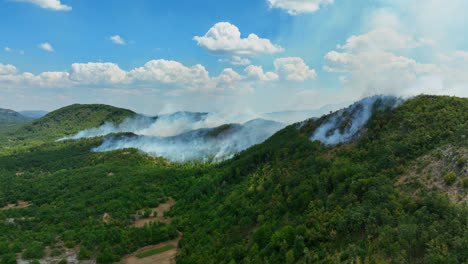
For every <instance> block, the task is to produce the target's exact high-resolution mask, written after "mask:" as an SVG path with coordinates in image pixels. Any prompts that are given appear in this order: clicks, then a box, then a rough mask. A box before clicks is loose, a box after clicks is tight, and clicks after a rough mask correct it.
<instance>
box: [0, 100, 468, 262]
mask: <svg viewBox="0 0 468 264" xmlns="http://www.w3.org/2000/svg"><path fill="white" fill-rule="evenodd" d="M132 115H134V113H133V112H131V111H127V110H123V109H118V108H112V107H108V106H102V105H93V106H79V105H74V106H70V107H67V108H63V109H61V110H58V111H55V112H52V113H49V114H48V115H46V116H44V117H42V118H40V119H38V120H36V121H33V122H31V123H28V124H26V125H24V126H22V127H19V128H14V129H12V130H8V131H6V132H2V133H3V134H2V135H1V140H0V144H1V145H0V147H1V148H2V150H1V151H0V208H1V207H3V206H7V205H8V204H14V203H18V202H19V201H27V202H28V203H30V206H29V207H26V208H13V209H8V210H0V259H1V260H0V263H16V254H18V253H22V257H23V258H24V259H31V260H32V259H40V258H42V257H43V256H44V255H45V249H46V248H48V249H50V250H52V251H53V252H56V254H60V252H63V251H64V250H65V248H73V247H76V246H79V247H80V250H79V255H78V257H79V258H80V259H89V258H96V260H97V262H98V263H112V262H116V261H118V260H119V259H120V258H121V257H122V256H124V255H125V254H128V253H131V252H134V251H136V250H137V249H138V248H141V247H144V246H147V245H153V244H157V243H159V242H162V241H167V240H169V239H172V238H175V237H177V236H178V232H177V231H180V232H182V233H183V237H182V239H181V240H180V243H179V248H180V252H179V254H178V256H177V262H178V263H187V264H188V263H190V264H191V263H225V264H228V263H229V264H231V263H468V205H467V202H466V201H467V200H468V198H467V195H468V174H467V168H468V166H467V160H466V158H467V152H466V149H467V147H468V139H467V135H468V99H461V98H455V97H437V96H419V97H416V98H413V99H410V100H408V101H406V102H404V103H402V104H401V105H399V106H397V107H385V108H378V107H376V108H375V109H374V111H373V114H372V117H371V119H370V120H369V121H368V122H367V124H366V126H365V127H364V128H363V130H362V131H361V133H360V137H359V138H356V140H354V141H353V142H349V143H342V144H339V145H336V146H326V145H324V144H323V143H321V142H318V141H311V140H310V137H311V136H312V135H313V133H314V131H315V129H316V128H317V127H319V126H320V125H321V124H323V123H324V122H326V121H327V120H328V119H329V116H324V117H322V118H319V119H316V120H315V119H310V120H308V121H306V122H305V123H303V124H301V125H299V124H294V125H291V126H288V127H286V128H285V129H283V130H281V131H279V132H278V133H276V134H275V135H273V136H272V137H271V138H269V139H268V140H266V141H265V142H264V143H262V144H259V145H256V146H253V147H251V148H249V149H247V150H245V151H243V152H241V153H239V154H237V155H236V156H235V157H234V158H232V159H230V160H227V161H224V162H222V163H216V164H205V163H198V162H192V163H183V164H182V163H173V162H169V161H167V160H165V159H164V158H155V157H151V156H149V155H146V154H142V153H139V152H138V151H137V150H135V149H126V150H119V151H111V152H105V153H94V152H90V150H91V149H92V148H93V147H95V146H98V145H99V144H101V142H102V140H103V138H93V139H83V140H79V141H62V142H55V141H54V140H56V139H58V138H60V137H62V136H64V135H70V134H73V133H76V132H78V131H79V130H81V129H84V128H90V127H93V126H97V125H100V124H102V123H103V122H104V121H111V122H121V121H122V120H123V119H124V118H125V117H126V116H132ZM350 122H352V120H351V119H345V121H344V122H343V123H341V124H340V126H342V127H340V129H346V126H349V125H350ZM422 157H431V159H425V160H430V161H432V162H437V161H441V160H443V161H444V166H442V168H440V171H439V172H437V173H436V171H432V172H431V175H424V177H425V178H424V179H423V178H419V177H423V176H422V174H424V173H423V172H426V171H427V170H426V169H425V168H427V167H428V166H430V164H429V163H428V162H423V159H422ZM415 168H416V169H415ZM415 171H416V172H415ZM415 175H417V177H416V176H415ZM429 178H430V181H429V182H431V183H432V182H434V181H437V183H439V182H440V183H441V184H442V185H443V186H442V187H444V186H445V187H447V189H449V187H450V188H452V189H456V190H457V196H456V199H453V198H450V196H449V195H448V194H447V193H445V192H444V190H446V189H444V188H439V189H436V188H432V186H430V185H429V184H428V179H429ZM405 179H408V180H405ZM169 197H172V198H173V199H175V200H176V201H177V203H176V204H175V205H174V206H173V207H172V209H171V210H170V211H169V212H168V216H171V217H172V222H171V223H170V224H165V223H161V222H157V223H154V224H150V225H147V226H144V227H134V226H132V223H133V222H134V221H135V217H136V216H135V214H136V212H137V211H139V210H142V209H145V208H154V207H156V206H158V204H160V203H164V202H165V201H167V199H168V198H169ZM105 214H108V215H110V220H109V221H104V220H103V215H105Z"/></svg>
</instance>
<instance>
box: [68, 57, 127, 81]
mask: <svg viewBox="0 0 468 264" xmlns="http://www.w3.org/2000/svg"><path fill="white" fill-rule="evenodd" d="M126 77H127V72H125V71H124V70H122V69H120V67H119V66H118V65H117V64H115V63H101V62H89V63H73V64H72V65H71V69H70V79H71V80H72V81H76V82H79V83H82V84H99V83H109V84H115V83H120V82H123V81H125V79H126Z"/></svg>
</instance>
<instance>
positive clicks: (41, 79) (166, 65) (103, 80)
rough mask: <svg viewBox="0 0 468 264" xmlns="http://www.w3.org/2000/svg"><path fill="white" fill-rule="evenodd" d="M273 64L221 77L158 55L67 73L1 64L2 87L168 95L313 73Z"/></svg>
mask: <svg viewBox="0 0 468 264" xmlns="http://www.w3.org/2000/svg"><path fill="white" fill-rule="evenodd" d="M274 66H275V72H264V71H263V68H262V67H261V66H254V65H250V66H248V67H246V68H245V70H244V72H243V73H242V74H239V73H238V72H236V71H234V70H233V69H231V68H226V69H223V70H222V71H221V73H220V74H219V75H217V76H216V75H215V76H210V73H209V72H208V71H207V70H206V69H205V67H204V66H203V65H200V64H196V65H192V66H186V65H184V64H182V63H180V62H177V61H171V60H163V59H159V60H151V61H148V62H147V63H145V64H144V65H143V66H142V67H137V68H134V69H131V70H129V71H126V70H123V69H121V68H120V67H119V65H117V64H115V63H109V62H105V63H103V62H89V63H73V64H72V65H71V66H70V69H69V70H67V71H61V72H43V73H41V74H38V75H35V74H32V73H29V72H24V73H18V70H17V69H16V68H15V67H14V66H13V65H3V64H0V89H7V90H8V89H11V90H14V89H37V88H76V89H83V88H84V89H90V90H92V89H101V90H102V89H112V90H113V91H120V92H121V93H122V91H123V90H125V89H128V90H151V91H153V92H157V93H159V94H161V95H167V96H179V95H183V94H184V92H196V93H208V94H212V95H213V94H220V93H232V92H237V93H246V92H252V91H253V88H252V85H253V84H256V83H258V82H273V81H280V80H281V81H304V80H307V79H313V78H315V76H316V74H315V71H314V70H311V69H309V67H308V66H307V65H306V64H305V63H304V61H303V60H302V59H301V58H280V59H276V60H275V62H274ZM108 91H109V90H108ZM132 93H133V92H132Z"/></svg>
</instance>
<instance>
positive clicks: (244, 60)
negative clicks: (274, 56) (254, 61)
mask: <svg viewBox="0 0 468 264" xmlns="http://www.w3.org/2000/svg"><path fill="white" fill-rule="evenodd" d="M218 61H220V62H229V63H230V64H232V65H236V66H237V65H249V64H250V63H251V61H250V60H249V59H247V58H241V57H239V56H232V58H231V59H219V60H218Z"/></svg>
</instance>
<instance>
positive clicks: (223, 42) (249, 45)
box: [193, 22, 284, 57]
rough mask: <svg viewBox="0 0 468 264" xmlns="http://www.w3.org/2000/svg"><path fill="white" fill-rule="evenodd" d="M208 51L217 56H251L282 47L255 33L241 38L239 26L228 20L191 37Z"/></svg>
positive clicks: (279, 50) (272, 51)
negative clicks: (201, 34) (203, 33)
mask: <svg viewBox="0 0 468 264" xmlns="http://www.w3.org/2000/svg"><path fill="white" fill-rule="evenodd" d="M193 39H194V40H195V41H196V42H197V43H198V45H199V46H201V47H203V48H204V49H205V50H206V51H207V52H208V53H210V54H213V55H218V56H239V57H251V56H255V55H258V54H262V53H269V54H271V53H277V52H282V51H283V50H284V49H283V48H282V47H281V46H279V45H274V44H272V43H271V41H270V40H269V39H263V38H260V37H258V36H257V35H255V34H253V33H252V34H250V35H249V36H248V37H247V38H241V33H240V31H239V28H237V27H236V26H235V25H232V24H230V23H228V22H220V23H217V24H215V25H214V26H213V27H212V28H210V30H208V32H207V33H206V34H205V35H204V36H201V37H200V36H195V37H194V38H193Z"/></svg>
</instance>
